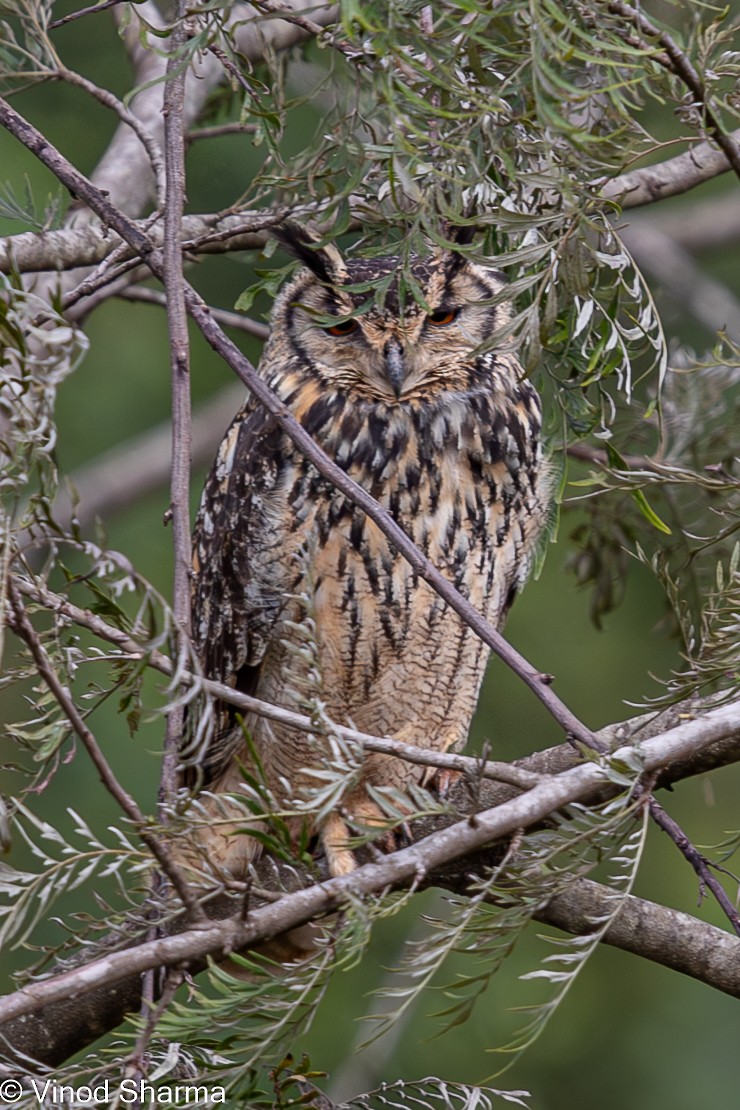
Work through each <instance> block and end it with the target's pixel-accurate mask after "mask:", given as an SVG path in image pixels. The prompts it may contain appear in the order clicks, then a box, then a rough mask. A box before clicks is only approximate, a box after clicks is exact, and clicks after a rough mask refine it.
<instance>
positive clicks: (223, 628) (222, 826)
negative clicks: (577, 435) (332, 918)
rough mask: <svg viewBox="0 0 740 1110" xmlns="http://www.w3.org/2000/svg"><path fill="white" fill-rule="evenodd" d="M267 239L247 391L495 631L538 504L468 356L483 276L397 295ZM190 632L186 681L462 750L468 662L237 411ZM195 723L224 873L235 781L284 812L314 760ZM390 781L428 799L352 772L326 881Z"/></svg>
mask: <svg viewBox="0 0 740 1110" xmlns="http://www.w3.org/2000/svg"><path fill="white" fill-rule="evenodd" d="M278 237H279V238H280V240H281V242H282V243H283V245H284V246H285V247H286V248H287V249H288V250H289V251H291V252H292V253H293V254H294V255H295V256H296V257H297V258H298V259H299V260H300V261H301V262H302V263H303V268H301V269H300V270H299V271H298V273H297V274H296V276H295V277H294V278H293V279H292V280H290V281H289V283H288V284H287V285H286V286H285V287H284V288H283V290H282V291H281V293H280V294H279V295H278V297H277V299H276V301H275V305H274V310H273V313H272V322H271V331H270V336H269V339H268V341H267V344H266V347H265V350H264V353H263V356H262V359H261V362H260V365H259V374H260V376H261V377H262V378H263V379H264V380H265V381H266V382H267V383H268V384H269V385H270V387H271V388H272V389H273V390H274V391H275V393H276V394H277V395H278V397H280V399H281V400H282V401H283V402H284V403H285V405H287V407H288V408H289V409H290V411H291V412H292V413H293V415H294V416H295V418H296V419H297V420H298V421H299V422H300V423H301V424H302V425H303V427H304V428H305V429H306V430H307V431H308V432H309V433H310V434H311V435H312V436H313V438H314V439H315V441H316V442H317V443H318V444H319V445H320V446H321V447H322V448H323V449H324V451H325V452H326V453H327V454H328V456H329V457H330V458H331V459H333V460H334V461H335V462H336V463H337V464H338V465H339V466H340V467H341V468H342V469H343V470H345V471H346V472H347V473H348V474H349V475H350V476H351V477H352V478H353V479H354V480H355V481H356V482H358V483H359V484H360V485H361V486H363V487H364V488H365V489H366V490H367V491H368V492H369V493H370V494H372V496H373V497H374V498H376V500H377V501H378V502H379V503H380V504H381V505H382V506H383V507H384V508H385V509H387V510H388V512H389V513H390V514H391V516H392V517H393V518H394V520H395V521H396V522H397V523H398V524H399V525H400V526H401V527H402V528H403V529H404V531H405V532H406V533H407V534H408V535H409V536H410V537H411V539H412V540H413V541H414V543H415V544H416V545H417V546H418V547H419V548H420V549H421V551H423V552H424V554H425V555H426V556H428V558H429V559H430V560H431V561H432V563H433V564H434V565H435V566H436V567H438V568H439V570H440V571H441V572H442V573H443V574H444V575H445V576H446V577H447V578H448V579H449V580H450V581H451V582H453V583H454V585H455V586H456V588H457V589H458V590H459V591H460V592H461V593H462V594H463V595H464V596H465V597H466V598H468V599H469V601H470V602H471V603H472V604H473V605H474V606H475V607H476V608H477V609H478V610H479V611H480V612H481V613H483V614H484V615H485V616H486V617H487V619H488V620H489V621H491V622H492V624H494V625H497V626H500V625H501V623H502V621H503V619H504V617H505V615H506V613H507V611H508V609H509V607H510V605H511V603H512V600H513V598H514V596H515V594H516V593H517V591H518V590H519V589H520V587H521V586H522V584H523V582H524V580H525V578H526V577H527V573H528V571H529V569H530V566H531V563H532V558H533V552H534V548H535V544H536V541H537V538H538V535H539V534H540V532H541V530H542V528H543V524H544V522H545V520H546V517H547V513H548V502H549V492H548V478H547V467H546V464H545V462H544V461H543V452H542V446H541V439H540V428H541V411H540V402H539V398H538V396H537V393H536V392H535V390H534V389H533V387H532V386H531V385H530V384H529V382H528V381H527V380H525V377H524V374H523V372H522V369H521V367H520V366H519V364H518V362H517V360H516V357H515V355H514V354H513V353H512V351H511V350H510V349H507V348H505V347H503V346H501V345H499V348H498V349H497V348H496V346H495V340H494V346H493V348H491V344H490V343H489V342H488V341H489V340H490V338H491V337H492V336H495V333H497V332H498V331H499V329H501V328H502V326H503V325H504V324H505V323H506V321H507V320H508V319H509V312H510V309H509V308H508V306H507V305H506V303H505V300H504V301H502V290H503V289H504V288H505V282H504V279H503V276H502V275H501V274H500V273H499V272H498V271H496V270H493V269H489V268H487V267H485V266H483V265H478V264H475V263H473V262H472V261H470V260H469V259H467V258H466V256H465V254H464V252H462V251H460V250H455V249H440V250H436V251H434V252H432V253H430V254H429V255H428V256H427V257H418V258H415V259H413V260H412V262H411V264H410V278H411V280H410V281H409V275H408V271H407V274H406V276H405V277H404V275H403V273H402V268H401V266H400V263H399V259H398V258H396V257H385V258H374V259H372V260H363V259H347V260H345V259H344V258H342V256H341V255H340V253H339V251H338V250H337V249H336V248H335V247H333V246H329V247H326V246H323V247H322V246H318V245H316V244H315V243H314V242H313V241H312V240H311V238H310V237H309V236H308V235H307V233H306V232H305V231H303V230H301V229H299V228H297V227H295V226H293V225H287V226H285V227H283V229H282V230H281V231H280V232H279V233H278ZM412 287H414V288H415V295H414V296H413V297H411V296H409V294H408V290H409V289H410V288H412ZM373 289H375V290H377V289H381V290H382V291H383V293H382V296H380V297H377V296H376V297H373V296H372V290H373ZM369 290H370V291H371V292H370V293H369V292H368V291H369ZM192 627H193V637H194V641H195V646H196V649H197V651H198V653H199V656H200V660H201V663H202V667H203V671H204V673H205V674H206V675H207V676H208V677H210V678H213V679H217V680H219V681H221V682H226V683H229V684H230V685H232V686H233V687H234V688H235V689H236V690H238V691H241V692H243V693H247V694H251V695H253V696H255V697H258V698H260V699H262V700H263V701H266V702H270V703H272V704H274V705H278V706H285V707H287V708H290V709H296V708H299V706H297V704H296V698H297V696H300V695H297V693H296V692H297V691H301V690H305V689H306V688H307V686H308V685H310V684H311V683H313V687H312V688H313V689H314V691H315V690H316V686H317V684H318V685H319V687H320V689H319V694H318V696H319V697H320V699H321V702H322V704H323V706H324V707H325V712H326V714H327V715H328V717H329V718H330V719H331V720H332V721H334V722H336V723H339V724H348V723H351V724H352V726H353V727H355V728H356V729H359V730H361V731H362V732H366V733H372V734H374V735H378V736H389V737H393V738H395V739H397V740H401V741H404V742H407V743H409V744H414V745H417V746H420V747H423V748H428V749H431V750H433V751H439V752H446V751H457V750H458V749H459V748H461V747H462V745H463V744H464V743H465V740H466V737H467V734H468V729H469V726H470V721H471V718H472V716H473V712H474V710H475V706H476V701H477V698H478V692H479V689H480V685H481V680H482V678H483V673H484V670H485V667H486V661H487V657H488V648H487V647H486V646H485V645H484V644H483V643H482V642H481V641H480V640H479V639H478V638H477V637H476V636H475V635H474V634H473V632H471V631H470V629H469V628H468V627H467V626H466V625H465V623H464V622H463V621H462V620H461V619H460V617H459V616H457V614H456V613H454V612H453V611H452V610H451V609H449V607H448V606H447V605H446V604H445V603H444V602H443V601H442V600H441V599H440V598H439V597H438V596H437V595H436V594H435V593H434V591H433V590H432V589H431V587H430V586H428V585H427V583H426V582H424V581H423V580H421V579H419V577H418V576H417V574H416V573H415V572H414V571H413V569H412V568H411V567H410V566H409V565H408V563H407V562H406V561H405V560H404V559H403V558H402V557H401V556H400V555H399V554H398V552H397V551H396V550H395V548H394V547H393V545H392V544H391V543H389V541H388V540H387V539H386V538H385V536H384V535H383V534H382V533H381V531H380V530H379V528H378V527H377V525H376V524H375V523H374V522H373V521H371V520H369V519H368V518H367V517H366V516H365V515H364V513H362V512H361V511H360V510H359V509H357V508H355V507H354V505H353V504H352V503H351V502H350V501H349V500H347V498H346V497H345V496H343V495H342V494H341V493H339V492H338V491H337V490H336V489H335V488H334V487H333V486H332V485H331V483H330V482H329V481H328V480H327V479H326V478H324V477H322V476H321V475H320V474H319V473H318V471H317V470H316V469H315V468H314V467H313V466H312V465H311V464H310V463H309V462H308V461H307V460H306V459H305V458H304V456H303V455H302V454H301V452H300V451H299V450H298V449H297V448H296V447H295V446H294V445H293V443H292V442H291V440H290V439H289V438H288V437H287V435H286V434H285V432H283V430H282V429H281V428H280V426H279V425H278V423H277V422H276V420H275V419H274V417H273V416H271V415H270V414H269V413H268V412H267V411H266V410H265V409H264V408H263V407H262V406H261V405H260V404H259V403H258V402H257V401H256V400H254V399H248V400H247V402H246V404H245V406H244V407H243V408H242V410H241V411H240V412H239V413H238V414H237V416H236V417H235V419H234V421H233V423H232V424H231V427H230V428H229V430H228V431H227V433H226V436H225V437H224V439H223V442H222V443H221V447H220V449H219V452H218V456H217V458H216V461H215V463H214V466H213V469H212V471H211V473H210V476H209V478H208V480H207V482H206V486H205V490H204V493H203V497H202V501H201V505H200V510H199V513H198V517H197V521H196V525H195V531H194V556H193V625H192ZM306 629H308V630H309V632H310V635H309V634H307V632H306ZM309 641H310V644H311V650H310V651H307V650H305V645H306V643H307V642H309ZM216 712H217V725H216V729H215V734H214V737H213V741H212V743H211V745H210V747H209V749H208V751H207V752H206V754H205V756H204V758H203V760H202V764H201V768H200V770H201V776H202V781H203V782H204V784H205V786H206V787H207V789H208V795H207V796H206V801H205V803H204V804H205V807H206V811H207V812H212V813H213V818H214V819H213V822H212V823H209V822H206V824H207V825H208V827H207V828H205V829H203V831H202V833H201V838H202V839H203V838H204V839H203V844H202V848H203V850H204V851H205V852H207V854H208V855H209V857H210V858H211V859H213V860H216V861H218V863H219V864H220V866H221V867H223V868H225V869H226V870H227V871H229V872H230V873H231V874H233V875H243V874H244V873H245V872H246V871H247V870H248V867H249V864H250V862H251V861H252V860H253V859H254V858H255V856H256V855H257V854H258V853H259V851H260V841H259V838H258V837H256V836H253V835H249V830H248V829H246V831H245V816H244V814H245V810H244V808H243V807H242V806H239V805H238V804H237V802H236V801H235V800H234V799H235V796H236V795H238V794H239V792H240V790H242V789H243V785H244V771H245V767H246V768H247V769H248V770H249V769H252V771H253V770H254V769H255V766H256V767H258V768H259V775H260V776H261V778H262V781H263V783H264V784H265V785H266V787H267V788H268V789H269V793H270V795H271V797H272V800H273V804H274V805H276V806H277V807H278V808H279V809H280V810H281V811H285V812H291V811H292V812H293V813H295V806H296V800H300V799H301V798H304V799H305V797H307V796H308V795H309V794H310V791H311V790H312V789H313V790H314V791H315V788H316V772H317V770H319V771H320V770H321V768H322V764H324V763H325V761H326V759H327V752H326V748H325V747H322V743H321V739H320V737H317V736H314V735H308V734H305V733H301V732H298V731H296V730H295V729H291V728H288V727H286V726H284V725H282V724H280V723H278V722H276V721H274V720H268V719H267V718H265V717H260V716H257V715H248V716H247V717H246V719H245V720H244V721H243V722H242V721H237V719H236V717H235V714H234V712H233V710H232V709H231V708H230V707H229V706H228V705H226V704H224V703H220V704H218V705H217V706H216ZM250 773H251V772H250ZM412 783H421V784H429V783H430V775H429V771H428V769H427V770H426V771H425V770H422V769H420V768H419V767H418V766H415V765H413V764H411V763H408V762H404V761H403V760H402V759H399V758H395V757H389V756H386V755H380V754H374V753H370V754H367V755H366V756H365V758H364V760H363V761H362V763H361V766H360V767H359V768H358V769H357V770H356V773H355V775H354V778H353V779H352V781H351V783H350V786H349V787H348V789H347V790H346V792H345V794H344V797H343V798H342V799H341V803H340V804H338V805H337V806H336V807H335V808H334V809H333V810H332V811H331V812H330V813H329V814H328V815H327V816H325V817H324V819H323V820H322V822H321V825H320V827H319V828H317V829H315V830H313V832H314V833H315V834H316V835H317V837H318V841H319V842H320V844H321V846H322V847H323V850H324V852H325V854H326V858H327V861H328V866H329V870H330V872H331V873H332V874H344V873H347V872H349V871H351V870H352V868H353V867H354V866H356V863H355V856H354V855H353V852H352V851H351V850H350V846H349V841H350V838H351V835H352V832H353V831H354V832H357V831H358V830H365V831H366V830H367V829H372V828H373V827H374V826H380V825H381V824H382V815H381V812H380V808H381V807H379V805H378V797H379V792H381V793H382V791H383V790H386V791H392V792H394V793H395V795H403V792H404V791H405V790H408V789H409V787H410V785H411V784H412ZM432 785H433V783H432ZM209 806H210V807H211V810H210V811H209V809H208V807H209ZM301 820H302V819H301V818H300V817H295V816H294V817H293V818H292V821H293V822H294V823H296V822H300V821H301ZM296 827H297V825H296Z"/></svg>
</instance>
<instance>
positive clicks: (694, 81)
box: [607, 0, 740, 177]
mask: <svg viewBox="0 0 740 1110" xmlns="http://www.w3.org/2000/svg"><path fill="white" fill-rule="evenodd" d="M607 7H608V9H609V11H610V12H614V13H615V14H616V15H620V16H622V18H624V19H626V20H627V21H628V22H629V23H631V24H632V26H633V27H635V28H636V29H637V30H638V31H639V33H640V34H641V35H646V36H647V37H648V38H654V39H657V41H658V42H659V43H660V45H661V46H662V47H663V50H664V51H665V54H664V55H663V54H656V55H655V60H656V61H657V62H658V63H659V64H660V65H662V66H664V67H665V68H666V69H668V70H670V72H671V73H674V74H675V75H676V76H677V77H678V78H679V80H680V81H682V82H683V84H684V85H685V86H686V88H687V89H688V90H689V92H690V93H691V95H692V97H693V98H694V102H695V104H696V105H697V106H698V107H699V109H700V111H701V114H702V116H703V119H704V126H705V127H706V129H707V131H708V132H709V134H710V136H711V138H712V139H713V140H714V141H715V143H716V144H717V146H718V147H719V148H720V149H721V151H722V153H723V154H724V155H725V158H726V159H727V161H728V162H729V164H730V167H731V169H733V170H734V171H735V173H736V174H737V176H738V177H740V144H738V142H737V141H736V140H735V138H734V137H733V135H732V134H731V133H727V132H725V131H724V129H723V128H722V126H721V124H720V122H719V120H718V119H717V116H716V115H715V112H714V110H713V109H712V106H711V104H710V102H709V97H708V96H707V90H706V88H705V86H704V82H703V80H702V78H701V75H700V74H699V72H698V71H697V70H696V68H695V67H694V65H693V64H692V62H691V59H690V58H689V57H688V55H687V54H685V53H684V51H683V50H681V48H680V47H679V46H678V44H677V43H676V41H675V40H674V39H673V37H672V36H671V35H670V34H669V33H668V32H667V31H661V30H660V28H659V27H656V25H655V24H654V23H652V22H651V21H650V20H649V19H648V18H647V16H645V15H644V14H643V13H642V12H641V11H640V10H638V9H637V8H634V7H633V6H632V5H631V4H626V3H624V2H623V0H609V3H608V5H607Z"/></svg>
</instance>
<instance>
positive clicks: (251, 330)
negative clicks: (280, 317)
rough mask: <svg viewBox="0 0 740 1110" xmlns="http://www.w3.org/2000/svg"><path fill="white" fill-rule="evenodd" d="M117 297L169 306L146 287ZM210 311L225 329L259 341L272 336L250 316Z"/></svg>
mask: <svg viewBox="0 0 740 1110" xmlns="http://www.w3.org/2000/svg"><path fill="white" fill-rule="evenodd" d="M115 295H116V296H117V297H120V298H121V299H122V300H124V301H140V302H141V303H142V304H154V305H159V306H160V307H162V308H164V307H165V306H166V304H167V299H166V297H165V296H164V294H163V293H160V292H159V290H158V289H150V288H149V287H148V286H146V285H134V286H130V287H129V288H126V289H121V290H120V292H117V293H116V294H115ZM208 310H209V312H210V313H211V316H212V317H213V319H214V320H217V321H218V323H219V324H221V325H223V327H226V328H236V329H237V331H245V332H246V333H247V335H254V336H256V338H257V339H267V337H268V335H269V334H270V329H269V327H268V326H267V324H260V323H259V321H258V320H250V318H249V317H248V316H242V315H241V313H239V312H229V311H228V309H225V308H214V307H213V305H209V306H208Z"/></svg>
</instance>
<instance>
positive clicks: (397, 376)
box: [383, 338, 406, 398]
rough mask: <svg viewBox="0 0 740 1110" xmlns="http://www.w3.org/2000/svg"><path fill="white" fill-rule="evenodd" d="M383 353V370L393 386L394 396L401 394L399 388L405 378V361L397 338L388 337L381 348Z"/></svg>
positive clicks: (401, 386)
mask: <svg viewBox="0 0 740 1110" xmlns="http://www.w3.org/2000/svg"><path fill="white" fill-rule="evenodd" d="M383 354H384V355H385V372H386V375H387V377H388V381H389V382H390V383H391V385H392V386H393V392H394V393H395V395H396V397H399V398H400V396H401V389H402V388H403V383H404V381H405V378H406V363H405V362H404V358H403V347H402V346H401V344H400V343H399V342H398V340H397V339H395V338H394V339H389V340H388V342H387V343H386V345H385V347H384V348H383Z"/></svg>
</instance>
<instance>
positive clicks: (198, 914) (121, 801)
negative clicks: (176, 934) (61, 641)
mask: <svg viewBox="0 0 740 1110" xmlns="http://www.w3.org/2000/svg"><path fill="white" fill-rule="evenodd" d="M7 590H8V599H9V601H10V605H11V610H12V613H11V614H10V615H9V617H10V627H11V628H12V629H13V631H14V632H15V633H16V634H17V635H18V636H20V638H21V639H22V640H23V641H24V642H25V644H26V645H27V646H28V649H29V651H30V652H31V655H32V656H33V660H34V662H35V664H36V667H37V669H38V672H39V674H40V675H41V677H42V679H43V680H44V682H45V683H46V685H47V686H48V687H49V690H50V691H51V693H52V694H53V695H54V698H55V699H56V701H57V702H58V704H59V706H60V707H61V709H62V711H63V713H64V714H65V716H66V717H67V720H68V721H69V723H70V725H71V726H72V728H73V729H74V731H75V732H76V733H77V735H78V736H79V738H80V740H81V741H82V743H83V745H84V747H85V750H86V751H87V753H88V755H89V756H90V759H91V760H92V762H93V764H94V766H95V769H96V770H97V772H98V774H99V775H100V778H101V781H102V783H103V785H104V786H105V788H106V790H107V791H108V793H109V794H110V795H111V796H112V797H113V798H115V800H116V802H117V803H118V805H119V806H120V807H121V810H122V811H123V813H125V814H126V816H127V817H128V818H129V820H130V821H132V822H133V824H134V826H135V828H136V832H137V834H138V835H139V837H140V838H141V840H142V841H143V843H144V844H146V846H147V848H148V849H149V851H150V852H151V853H152V855H153V856H154V858H155V859H156V860H157V862H158V863H159V865H160V867H161V868H162V870H163V871H164V873H165V874H166V875H167V877H168V879H169V880H170V882H171V883H172V885H173V887H174V888H175V890H176V891H177V894H178V896H179V898H180V901H181V902H182V904H183V906H184V907H185V909H186V911H187V913H188V915H189V917H190V918H191V919H192V920H193V921H198V920H202V918H203V912H202V910H201V908H200V906H199V905H198V902H197V900H196V898H194V896H193V894H192V892H191V890H190V888H189V886H188V884H187V882H186V881H185V879H184V878H183V876H182V875H181V874H180V871H179V869H178V868H177V866H176V864H175V862H174V860H173V858H172V854H171V852H170V850H169V848H168V847H167V845H166V844H165V843H164V841H163V840H162V839H161V838H160V837H158V836H156V835H155V834H154V833H152V832H150V831H149V829H148V828H147V824H148V822H147V819H146V818H145V816H144V814H143V813H142V812H141V810H140V809H139V807H138V805H137V804H136V802H135V801H134V799H133V798H132V797H131V795H130V794H129V793H128V791H126V790H124V788H123V787H122V786H121V784H120V783H119V781H118V779H117V778H116V776H115V775H114V773H113V770H112V769H111V766H110V764H109V763H108V761H107V759H106V758H105V756H104V755H103V752H102V751H101V749H100V746H99V744H98V742H97V740H96V739H95V737H94V736H93V734H92V732H91V731H90V729H89V728H88V727H87V724H86V723H85V720H84V718H83V717H82V716H81V714H80V712H79V710H78V709H77V706H76V705H75V703H74V701H73V700H72V697H71V695H70V693H69V691H68V690H67V689H66V688H65V687H64V686H63V685H62V683H61V682H60V680H59V678H58V676H57V674H56V671H55V670H54V668H53V667H52V665H51V662H50V660H49V657H48V655H47V654H46V651H45V650H44V647H43V645H42V643H41V641H40V639H39V637H38V636H37V634H36V631H35V629H34V627H33V625H32V624H31V622H30V620H29V619H28V615H27V613H26V610H25V608H24V606H23V602H22V600H21V597H20V594H19V593H18V591H17V590H16V589H15V586H14V584H13V582H12V581H9V582H8V584H7Z"/></svg>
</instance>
